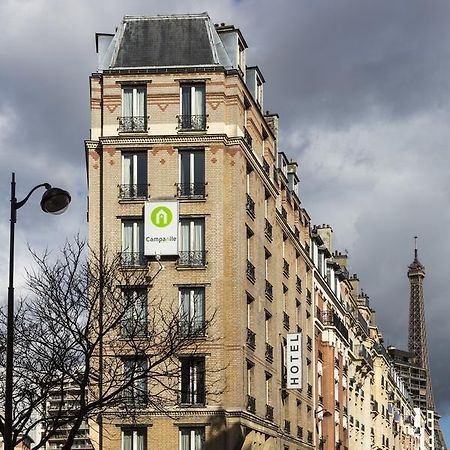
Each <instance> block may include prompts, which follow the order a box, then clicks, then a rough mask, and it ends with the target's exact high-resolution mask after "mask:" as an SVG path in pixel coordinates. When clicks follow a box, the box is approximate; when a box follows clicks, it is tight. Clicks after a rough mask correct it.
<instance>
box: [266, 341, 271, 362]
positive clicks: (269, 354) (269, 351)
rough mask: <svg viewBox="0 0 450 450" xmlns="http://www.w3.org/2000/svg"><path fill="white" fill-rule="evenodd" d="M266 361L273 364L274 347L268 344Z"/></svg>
mask: <svg viewBox="0 0 450 450" xmlns="http://www.w3.org/2000/svg"><path fill="white" fill-rule="evenodd" d="M265 356H266V360H267V361H269V362H270V363H271V362H273V347H272V346H271V345H270V344H269V343H268V342H266V353H265Z"/></svg>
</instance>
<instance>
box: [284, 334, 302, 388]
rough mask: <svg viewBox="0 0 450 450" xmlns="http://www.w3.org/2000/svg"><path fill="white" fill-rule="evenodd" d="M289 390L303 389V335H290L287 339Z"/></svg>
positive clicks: (287, 384)
mask: <svg viewBox="0 0 450 450" xmlns="http://www.w3.org/2000/svg"><path fill="white" fill-rule="evenodd" d="M286 339H287V348H286V359H287V383H286V388H287V389H301V388H302V334H301V333H290V334H288V335H287V337H286Z"/></svg>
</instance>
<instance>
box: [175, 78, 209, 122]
mask: <svg viewBox="0 0 450 450" xmlns="http://www.w3.org/2000/svg"><path fill="white" fill-rule="evenodd" d="M179 125H180V128H181V129H184V130H204V129H206V105H205V83H189V84H182V85H181V116H180V121H179Z"/></svg>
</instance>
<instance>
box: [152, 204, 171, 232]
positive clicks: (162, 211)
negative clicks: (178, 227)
mask: <svg viewBox="0 0 450 450" xmlns="http://www.w3.org/2000/svg"><path fill="white" fill-rule="evenodd" d="M172 218H173V217H172V211H171V210H170V209H169V208H166V207H165V206H157V207H156V208H154V209H153V211H152V212H151V215H150V220H151V221H152V224H153V225H155V227H159V228H164V227H167V226H168V225H170V224H171V223H172Z"/></svg>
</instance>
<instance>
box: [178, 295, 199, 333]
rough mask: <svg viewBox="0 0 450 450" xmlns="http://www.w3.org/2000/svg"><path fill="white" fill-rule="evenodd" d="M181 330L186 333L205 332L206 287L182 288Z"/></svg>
mask: <svg viewBox="0 0 450 450" xmlns="http://www.w3.org/2000/svg"><path fill="white" fill-rule="evenodd" d="M179 292H180V331H181V333H182V334H184V335H190V334H196V335H204V334H205V288H204V287H192V288H180V291H179Z"/></svg>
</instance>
